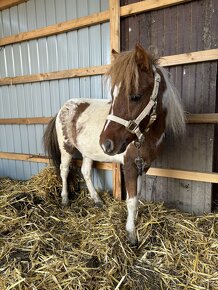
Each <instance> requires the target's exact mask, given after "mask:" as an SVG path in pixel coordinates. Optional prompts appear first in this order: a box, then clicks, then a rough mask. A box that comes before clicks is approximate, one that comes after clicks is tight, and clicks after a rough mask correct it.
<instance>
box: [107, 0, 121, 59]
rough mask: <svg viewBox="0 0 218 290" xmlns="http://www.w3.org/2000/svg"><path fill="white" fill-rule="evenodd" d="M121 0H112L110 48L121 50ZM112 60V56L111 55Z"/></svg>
mask: <svg viewBox="0 0 218 290" xmlns="http://www.w3.org/2000/svg"><path fill="white" fill-rule="evenodd" d="M119 2H120V1H119V0H110V2H109V6H110V49H111V51H112V49H114V50H116V51H117V52H120V4H119ZM111 61H112V56H111Z"/></svg>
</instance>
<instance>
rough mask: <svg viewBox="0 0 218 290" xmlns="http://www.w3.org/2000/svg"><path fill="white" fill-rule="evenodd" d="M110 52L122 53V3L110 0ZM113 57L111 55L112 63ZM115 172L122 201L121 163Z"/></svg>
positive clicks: (115, 188) (115, 189)
mask: <svg viewBox="0 0 218 290" xmlns="http://www.w3.org/2000/svg"><path fill="white" fill-rule="evenodd" d="M109 9H110V51H112V49H114V50H116V51H117V52H120V1H119V0H110V1H109ZM112 61H113V56H112V54H111V62H112ZM112 171H113V196H114V198H115V199H117V200H121V165H120V164H119V163H113V164H112Z"/></svg>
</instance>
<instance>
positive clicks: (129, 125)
mask: <svg viewBox="0 0 218 290" xmlns="http://www.w3.org/2000/svg"><path fill="white" fill-rule="evenodd" d="M152 68H153V72H154V87H153V91H152V94H151V97H150V101H149V102H148V104H147V106H146V107H145V108H144V110H143V111H142V112H141V114H140V115H139V116H138V117H137V118H136V119H135V120H129V121H127V120H125V119H122V118H120V117H117V116H114V115H111V114H110V115H108V116H107V120H110V121H113V122H116V123H119V124H121V125H123V126H124V127H126V129H127V130H128V131H129V132H130V133H132V134H136V136H137V137H138V140H139V141H142V140H143V138H144V135H143V133H142V132H141V131H140V129H139V124H140V123H141V121H142V120H143V119H144V118H145V117H146V116H148V115H149V114H150V112H151V109H152V108H153V110H152V113H151V115H150V120H149V122H148V125H147V127H146V130H145V131H146V132H147V131H148V130H149V127H150V126H151V124H153V123H154V121H155V120H156V118H157V114H156V107H157V94H158V90H159V84H160V81H161V77H160V75H159V74H158V73H157V71H156V68H155V66H153V67H152Z"/></svg>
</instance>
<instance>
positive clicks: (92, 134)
mask: <svg viewBox="0 0 218 290" xmlns="http://www.w3.org/2000/svg"><path fill="white" fill-rule="evenodd" d="M82 103H88V104H89V106H88V107H87V108H86V109H85V110H84V112H82V113H81V115H80V116H79V117H78V119H77V124H76V130H77V131H78V134H77V136H76V140H74V136H72V133H71V126H72V123H71V120H72V118H73V115H74V114H75V113H76V110H77V108H78V105H79V104H82ZM66 107H67V108H68V115H69V117H68V116H67V118H68V120H65V126H66V127H67V128H68V133H69V134H68V135H69V136H70V140H69V141H70V143H71V144H72V145H73V146H74V147H76V148H77V149H78V150H79V151H80V152H81V154H82V155H83V156H86V157H88V158H89V159H92V160H95V161H99V162H118V163H122V164H123V162H124V154H117V155H114V156H109V155H107V154H105V153H104V151H103V149H102V148H101V146H100V144H99V137H100V134H101V131H102V129H103V127H104V123H105V121H106V117H107V115H108V113H109V110H110V104H109V100H102V99H73V100H69V101H68V102H67V103H66V104H65V105H64V106H63V107H62V108H66ZM59 114H60V113H59ZM59 114H58V116H57V121H56V125H57V134H58V135H60V136H59V138H58V140H60V141H59V144H60V146H62V147H63V144H64V143H63V141H64V136H63V132H62V129H61V127H62V125H61V122H60V118H59ZM67 122H68V123H69V124H68V123H67ZM75 141H76V142H75ZM61 144H62V145H61Z"/></svg>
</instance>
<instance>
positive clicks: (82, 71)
mask: <svg viewBox="0 0 218 290" xmlns="http://www.w3.org/2000/svg"><path fill="white" fill-rule="evenodd" d="M217 59H218V49H208V50H204V51H196V52H191V53H184V54H177V55H170V56H165V57H162V58H161V59H160V62H159V63H160V65H161V66H174V65H181V64H188V63H195V62H204V61H213V60H217ZM108 68H109V65H102V66H93V67H87V68H77V69H69V70H63V71H57V72H49V73H41V74H34V75H26V76H18V77H6V78H2V79H0V86H1V85H15V84H24V83H34V82H41V81H50V80H60V79H66V78H74V77H83V76H92V75H101V74H105V73H106V72H107V70H108Z"/></svg>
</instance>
